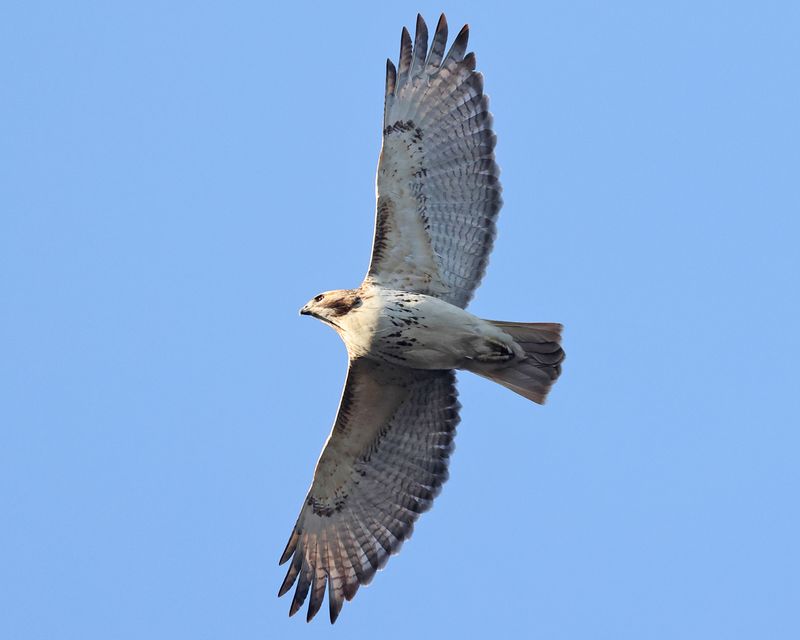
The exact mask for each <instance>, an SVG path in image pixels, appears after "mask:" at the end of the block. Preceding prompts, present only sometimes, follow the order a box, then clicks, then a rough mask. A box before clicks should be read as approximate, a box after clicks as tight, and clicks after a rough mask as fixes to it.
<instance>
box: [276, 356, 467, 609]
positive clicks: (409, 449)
mask: <svg viewBox="0 0 800 640" xmlns="http://www.w3.org/2000/svg"><path fill="white" fill-rule="evenodd" d="M456 396H457V394H456V389H455V376H454V374H453V372H452V371H419V370H411V369H405V368H398V367H393V366H391V365H386V364H382V363H377V362H374V361H371V360H367V359H359V360H354V361H351V363H350V369H349V371H348V374H347V381H346V382H345V386H344V391H343V392H342V398H341V401H340V404H339V412H338V415H337V416H336V421H335V423H334V426H333V430H332V431H331V434H330V436H329V437H328V440H327V442H326V443H325V448H324V449H323V451H322V455H321V456H320V458H319V461H318V462H317V468H316V470H315V471H314V481H313V483H312V484H311V489H310V490H309V492H308V495H307V496H306V500H305V503H304V505H303V508H302V510H301V511H300V516H299V517H298V518H297V523H296V524H295V526H294V531H293V532H292V535H291V537H290V538H289V543H288V544H287V545H286V550H285V551H284V552H283V555H282V556H281V560H280V562H281V564H283V563H284V562H287V561H288V560H291V562H290V564H289V570H288V572H287V574H286V578H285V579H284V581H283V584H282V585H281V588H280V591H279V593H278V595H281V596H282V595H283V594H285V593H286V592H287V591H289V589H291V587H292V585H293V584H294V582H295V581H297V588H296V590H295V594H294V599H293V600H292V604H291V607H290V610H289V615H294V614H295V613H296V612H297V610H298V609H299V608H300V607H301V606H302V605H303V602H304V601H305V599H306V596H307V595H308V593H309V591H310V592H311V599H310V602H309V606H308V616H307V618H308V620H310V619H311V618H312V617H314V615H315V614H316V613H317V611H319V608H320V606H321V605H322V600H323V597H324V595H325V586H326V583H327V587H328V601H329V602H328V604H329V607H330V618H331V622H334V621H335V620H336V617H337V616H338V615H339V611H340V610H341V608H342V604H343V602H344V600H345V599H346V600H350V599H352V598H353V596H354V595H355V593H356V591H357V590H358V587H359V586H360V585H362V584H367V583H369V582H370V581H371V580H372V577H373V576H374V574H375V572H376V571H377V570H378V569H380V568H382V567H383V565H384V564H385V563H386V561H387V560H388V558H389V555H390V554H393V553H396V552H397V551H398V550H399V549H400V546H401V545H402V543H403V541H404V540H405V539H406V538H408V537H409V536H410V535H411V531H412V528H413V525H414V522H415V521H416V519H417V518H418V517H419V514H420V513H422V512H423V511H426V510H427V509H429V508H430V506H431V505H432V503H433V499H434V497H435V496H436V495H437V494H438V492H439V490H440V488H441V486H442V483H443V482H444V481H445V480H446V479H447V464H448V460H449V457H450V453H451V452H452V449H453V436H454V435H455V428H456V425H457V423H458V409H459V404H458V400H457V397H456Z"/></svg>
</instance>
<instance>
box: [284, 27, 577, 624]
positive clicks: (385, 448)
mask: <svg viewBox="0 0 800 640" xmlns="http://www.w3.org/2000/svg"><path fill="white" fill-rule="evenodd" d="M468 35H469V28H468V26H464V28H463V29H461V31H460V32H459V33H458V35H457V36H456V38H455V40H454V41H453V44H452V45H451V46H450V50H449V51H447V53H445V44H446V42H447V21H446V20H445V17H444V15H442V16H441V18H440V19H439V23H438V24H437V26H436V32H435V33H434V35H433V41H432V43H431V45H430V48H428V29H427V26H426V25H425V22H424V20H423V19H422V18H421V17H420V16H417V25H416V34H415V36H414V42H413V44H412V41H411V37H410V35H409V33H408V31H407V30H406V29H405V28H404V29H403V33H402V37H401V40H400V59H399V64H398V65H397V68H395V66H394V64H392V62H391V60H389V61H387V63H386V97H385V106H384V116H383V147H382V149H381V154H380V160H379V163H378V175H377V211H376V216H375V237H374V241H373V245H372V260H371V262H370V265H369V271H368V272H367V276H366V278H365V279H364V282H363V283H362V284H361V286H359V287H358V288H357V289H343V290H338V291H327V292H325V293H321V294H319V295H318V296H316V297H315V298H313V299H312V300H310V301H309V302H308V304H306V305H305V306H304V307H303V308H302V309H301V310H300V313H301V314H303V315H309V316H313V317H315V318H318V319H319V320H321V321H322V322H324V323H325V324H329V325H330V326H331V327H333V328H334V329H335V330H336V331H337V333H338V334H339V336H340V337H341V338H342V340H343V341H344V343H345V345H346V346H347V353H348V355H349V369H348V372H347V380H346V381H345V385H344V391H343V392H342V398H341V401H340V404H339V412H338V414H337V416H336V420H335V422H334V425H333V429H332V431H331V433H330V436H329V437H328V440H327V442H326V443H325V447H324V449H323V451H322V454H321V455H320V458H319V461H318V462H317V467H316V470H315V471H314V480H313V482H312V484H311V488H310V489H309V491H308V495H307V496H306V499H305V502H304V503H303V508H302V510H301V511H300V516H299V517H298V518H297V523H296V524H295V526H294V530H293V531H292V534H291V537H290V538H289V543H288V544H287V545H286V550H285V551H284V552H283V555H282V556H281V559H280V562H281V564H283V563H285V562H288V563H289V565H288V566H289V569H288V572H287V574H286V578H285V580H284V581H283V584H282V585H281V588H280V591H279V595H281V596H282V595H284V594H285V593H286V592H287V591H289V589H291V587H292V585H293V584H294V583H295V582H297V588H296V589H295V592H294V598H293V599H292V604H291V607H290V610H289V615H293V614H295V613H296V612H297V610H298V609H300V607H301V606H302V605H303V602H304V601H305V599H306V597H307V596H308V595H309V593H310V601H309V606H308V616H307V619H308V620H311V618H313V617H314V615H315V614H316V613H317V611H319V609H320V606H321V605H322V601H323V597H324V595H325V588H326V586H327V589H328V602H329V608H330V619H331V622H334V621H335V620H336V618H337V616H338V615H339V612H340V611H341V608H342V604H343V602H344V600H350V599H352V598H353V596H354V595H355V594H356V591H357V590H358V588H359V586H361V585H362V584H368V583H369V582H370V580H372V577H373V576H374V575H375V572H376V571H377V570H378V569H380V568H382V567H383V566H384V564H385V563H386V561H387V559H388V558H389V556H390V555H391V554H393V553H396V552H397V551H398V550H399V549H400V546H401V545H402V543H403V541H404V540H405V539H406V538H408V537H409V536H410V535H411V530H412V528H413V526H414V522H415V521H416V519H417V518H418V517H419V514H420V513H422V512H423V511H426V510H427V509H429V508H430V507H431V505H432V503H433V499H434V498H435V496H436V495H437V494H438V493H439V491H440V489H441V487H442V483H444V481H445V480H446V479H447V464H448V460H449V457H450V454H451V452H452V451H453V437H454V436H455V429H456V424H457V423H458V420H459V418H458V411H459V403H458V400H457V393H456V386H455V382H456V379H455V375H454V370H455V369H466V370H467V371H472V372H473V373H476V374H478V375H480V376H483V377H485V378H489V379H490V380H494V381H495V382H498V383H500V384H502V385H503V386H505V387H507V388H509V389H511V390H512V391H514V392H516V393H518V394H520V395H522V396H524V397H526V398H528V399H530V400H533V401H534V402H537V403H540V404H541V403H543V402H544V400H545V398H546V396H547V392H548V391H549V390H550V387H551V385H552V384H553V383H554V382H555V380H556V378H558V376H559V374H560V373H561V362H562V360H563V359H564V352H563V351H562V349H561V346H560V340H561V325H560V324H555V323H520V322H498V321H494V320H483V319H481V318H478V317H476V316H474V315H472V314H471V313H469V312H467V311H465V310H464V308H465V307H466V306H467V303H468V302H469V300H470V299H471V298H472V295H473V293H474V291H475V288H476V287H477V286H478V284H479V283H480V281H481V278H482V276H483V272H484V269H485V268H486V262H487V259H488V257H489V252H490V251H491V248H492V243H493V241H494V236H495V220H496V218H497V214H498V212H499V210H500V206H501V198H500V191H501V188H500V181H499V179H498V175H499V170H498V167H497V164H496V163H495V159H494V146H495V135H494V133H493V132H492V117H491V115H490V113H489V109H488V99H487V97H486V96H485V95H484V93H483V76H482V75H481V74H480V73H477V72H476V71H475V55H474V54H472V53H466V48H467V38H468Z"/></svg>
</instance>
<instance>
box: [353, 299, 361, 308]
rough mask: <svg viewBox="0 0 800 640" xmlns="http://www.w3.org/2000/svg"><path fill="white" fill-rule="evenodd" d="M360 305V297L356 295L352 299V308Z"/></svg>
mask: <svg viewBox="0 0 800 640" xmlns="http://www.w3.org/2000/svg"><path fill="white" fill-rule="evenodd" d="M360 306H361V298H358V297H356V299H355V300H353V308H355V307H360Z"/></svg>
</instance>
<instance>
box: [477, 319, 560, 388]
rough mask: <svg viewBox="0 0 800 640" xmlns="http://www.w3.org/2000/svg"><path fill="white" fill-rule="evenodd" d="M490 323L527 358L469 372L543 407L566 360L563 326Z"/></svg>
mask: <svg viewBox="0 0 800 640" xmlns="http://www.w3.org/2000/svg"><path fill="white" fill-rule="evenodd" d="M487 322H491V323H492V324H493V325H494V326H495V327H497V328H498V329H500V330H501V331H504V332H505V333H507V334H509V335H510V336H511V337H512V338H513V339H514V342H516V343H517V344H518V345H519V346H520V347H521V348H522V350H523V351H525V356H526V357H525V358H518V357H514V358H512V359H511V360H509V361H507V362H504V363H497V364H491V365H489V364H482V365H479V366H476V367H475V368H470V370H471V371H473V372H474V373H477V374H478V375H481V376H483V377H485V378H489V379H490V380H494V381H495V382H498V383H500V384H502V385H503V386H504V387H506V388H508V389H511V390H512V391H513V392H515V393H518V394H519V395H521V396H524V397H525V398H528V400H533V401H534V402H536V403H538V404H544V402H545V399H546V398H547V394H548V392H549V391H550V387H552V386H553V383H555V381H556V380H557V379H558V376H559V375H561V363H562V362H563V360H564V350H563V349H562V348H561V330H562V328H563V327H562V325H560V324H557V323H554V322H499V321H496V320H488V321H487Z"/></svg>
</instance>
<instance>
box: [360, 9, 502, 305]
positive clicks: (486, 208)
mask: <svg viewBox="0 0 800 640" xmlns="http://www.w3.org/2000/svg"><path fill="white" fill-rule="evenodd" d="M468 36H469V28H468V26H464V28H463V29H461V31H460V32H459V34H458V36H457V37H456V39H455V40H454V42H453V44H452V46H451V47H450V51H449V52H448V53H447V55H446V56H445V55H444V51H445V43H446V42H447V21H446V20H445V17H444V15H442V17H441V18H440V19H439V24H438V25H437V27H436V33H435V35H434V37H433V42H432V44H431V48H430V50H428V29H427V27H426V25H425V21H424V20H423V19H422V18H421V17H420V16H417V29H416V35H415V38H414V44H413V46H412V44H411V37H410V36H409V34H408V31H407V30H406V29H405V28H404V29H403V34H402V38H401V43H400V61H399V65H398V68H397V69H395V67H394V65H393V64H392V62H391V60H388V61H387V68H386V102H385V106H384V121H383V125H384V129H383V147H382V149H381V156H380V161H379V163H378V176H377V198H378V202H377V212H376V219H375V239H374V241H373V246H372V261H371V263H370V267H369V272H368V274H367V278H368V279H371V280H372V281H373V282H376V283H377V284H380V285H382V286H384V287H388V288H392V289H403V290H409V291H416V292H419V293H425V294H428V295H435V296H438V297H440V298H442V299H443V300H446V301H447V302H450V303H451V304H455V305H458V306H460V307H465V306H466V305H467V303H468V302H469V300H470V298H472V294H473V292H474V291H475V289H476V288H477V286H478V284H479V283H480V281H481V278H482V277H483V273H484V270H485V268H486V263H487V261H488V257H489V252H490V251H491V249H492V243H493V241H494V236H495V219H496V218H497V214H498V212H499V211H500V206H501V204H502V200H501V197H500V191H501V187H500V181H499V179H498V176H499V173H500V171H499V169H498V167H497V164H496V163H495V160H494V146H495V140H496V138H495V135H494V133H493V132H492V116H491V114H490V113H489V102H488V98H487V97H486V96H485V95H484V94H483V76H482V75H481V74H480V73H477V72H476V71H475V55H474V54H473V53H469V54H467V55H464V53H465V51H466V48H467V38H468Z"/></svg>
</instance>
